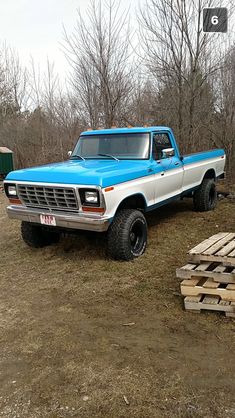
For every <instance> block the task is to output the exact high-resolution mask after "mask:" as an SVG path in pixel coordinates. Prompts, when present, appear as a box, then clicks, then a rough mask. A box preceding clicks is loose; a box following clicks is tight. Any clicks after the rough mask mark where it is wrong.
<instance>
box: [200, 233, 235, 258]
mask: <svg viewBox="0 0 235 418" xmlns="http://www.w3.org/2000/svg"><path fill="white" fill-rule="evenodd" d="M234 237H235V234H233V233H228V234H227V235H226V236H225V237H224V238H222V239H220V240H219V241H218V242H216V243H215V244H214V245H212V246H211V247H209V248H207V249H206V250H205V251H203V254H205V255H213V254H215V253H216V252H217V251H218V250H220V249H221V248H222V247H223V246H224V245H225V244H227V243H228V242H230V241H231V240H232V239H233V238H234ZM224 255H226V254H224Z"/></svg>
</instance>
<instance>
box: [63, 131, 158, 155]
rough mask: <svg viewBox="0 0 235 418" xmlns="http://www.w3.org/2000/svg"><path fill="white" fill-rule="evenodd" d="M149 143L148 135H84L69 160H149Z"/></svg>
mask: <svg viewBox="0 0 235 418" xmlns="http://www.w3.org/2000/svg"><path fill="white" fill-rule="evenodd" d="M149 142H150V136H149V134H148V133H135V134H134V133H127V134H108V135H105V134H100V135H84V136H81V137H80V138H79V140H78V142H77V145H76V146H75V148H74V151H73V153H72V155H71V159H75V158H85V159H86V158H92V159H93V158H99V159H115V160H117V159H118V160H139V159H140V160H144V159H148V158H149Z"/></svg>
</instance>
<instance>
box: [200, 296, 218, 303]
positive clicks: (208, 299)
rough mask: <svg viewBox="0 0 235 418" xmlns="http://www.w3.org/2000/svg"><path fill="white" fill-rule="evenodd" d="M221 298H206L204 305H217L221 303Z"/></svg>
mask: <svg viewBox="0 0 235 418" xmlns="http://www.w3.org/2000/svg"><path fill="white" fill-rule="evenodd" d="M219 300H220V298H219V296H211V295H209V296H205V297H204V299H203V301H202V303H203V304H208V305H217V304H218V303H219Z"/></svg>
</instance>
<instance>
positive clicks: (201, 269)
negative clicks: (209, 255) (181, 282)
mask: <svg viewBox="0 0 235 418" xmlns="http://www.w3.org/2000/svg"><path fill="white" fill-rule="evenodd" d="M211 264H212V263H210V262H208V263H202V264H199V266H197V267H196V268H195V270H196V271H205V270H207V269H208V267H210V265H211Z"/></svg>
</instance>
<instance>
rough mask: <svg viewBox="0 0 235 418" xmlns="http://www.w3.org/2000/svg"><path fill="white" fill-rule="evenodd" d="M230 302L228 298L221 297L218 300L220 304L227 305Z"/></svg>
mask: <svg viewBox="0 0 235 418" xmlns="http://www.w3.org/2000/svg"><path fill="white" fill-rule="evenodd" d="M230 303H231V302H229V300H223V299H221V300H220V301H219V304H220V305H221V306H228V305H230Z"/></svg>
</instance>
